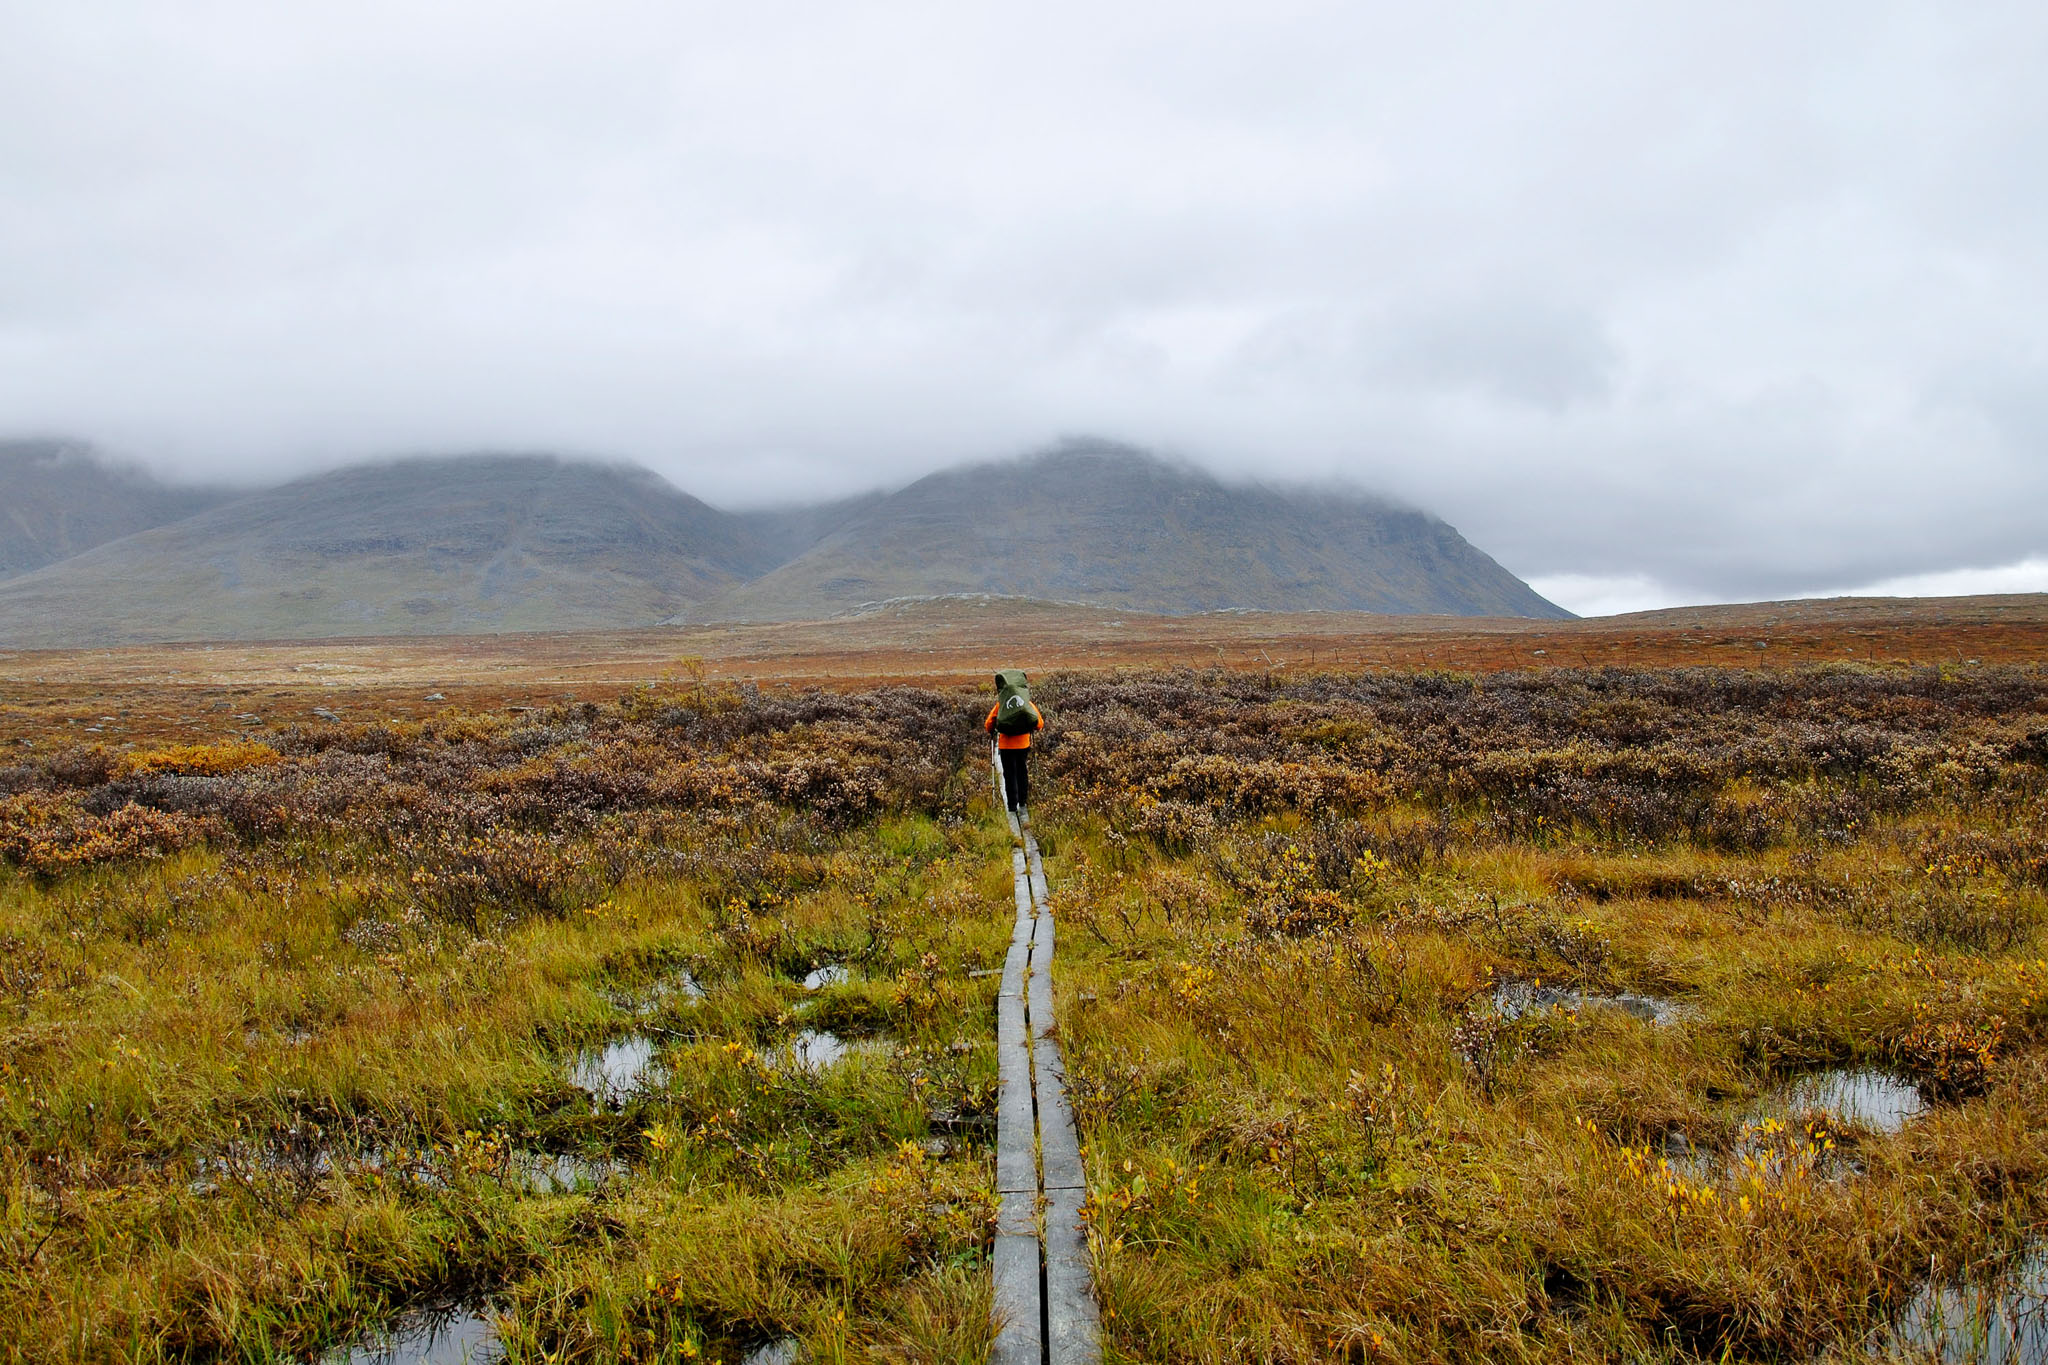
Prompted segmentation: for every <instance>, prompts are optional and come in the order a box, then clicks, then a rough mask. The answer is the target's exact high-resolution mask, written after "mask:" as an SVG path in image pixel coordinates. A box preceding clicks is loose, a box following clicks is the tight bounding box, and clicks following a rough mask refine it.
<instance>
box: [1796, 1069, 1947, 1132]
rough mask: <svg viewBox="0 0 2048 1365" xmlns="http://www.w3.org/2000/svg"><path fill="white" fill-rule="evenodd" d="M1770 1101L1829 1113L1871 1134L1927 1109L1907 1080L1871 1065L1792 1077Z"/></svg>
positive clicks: (1903, 1123)
mask: <svg viewBox="0 0 2048 1365" xmlns="http://www.w3.org/2000/svg"><path fill="white" fill-rule="evenodd" d="M1772 1103H1773V1105H1775V1106H1780V1107H1783V1108H1784V1109H1787V1110H1789V1111H1791V1112H1792V1113H1795V1114H1799V1113H1815V1112H1818V1113H1826V1114H1832V1115H1833V1116H1834V1117H1835V1118H1837V1119H1839V1120H1840V1121H1841V1122H1842V1123H1843V1124H1844V1125H1845V1126H1846V1125H1849V1124H1854V1125H1855V1126H1857V1127H1859V1128H1867V1129H1869V1130H1870V1131H1871V1132H1873V1133H1896V1132H1898V1131H1899V1130H1900V1129H1901V1128H1904V1127H1905V1126H1906V1124H1907V1123H1909V1122H1910V1121H1912V1120H1913V1119H1916V1118H1918V1117H1919V1116H1920V1115H1921V1114H1923V1113H1925V1112H1926V1110H1927V1101H1925V1100H1923V1099H1921V1098H1920V1092H1919V1090H1918V1089H1916V1088H1915V1087H1914V1085H1913V1083H1912V1082H1911V1081H1908V1080H1904V1079H1901V1078H1900V1077H1898V1076H1894V1075H1893V1074H1892V1073H1890V1072H1889V1071H1880V1070H1878V1069H1877V1068H1875V1067H1833V1068H1830V1069H1829V1070H1826V1071H1813V1072H1809V1073H1807V1074H1806V1075H1804V1076H1796V1077H1794V1078H1793V1079H1792V1080H1790V1081H1788V1082H1787V1083H1786V1084H1785V1085H1784V1086H1783V1087H1781V1088H1780V1089H1779V1090H1778V1091H1777V1093H1776V1094H1775V1095H1774V1096H1773V1097H1772Z"/></svg>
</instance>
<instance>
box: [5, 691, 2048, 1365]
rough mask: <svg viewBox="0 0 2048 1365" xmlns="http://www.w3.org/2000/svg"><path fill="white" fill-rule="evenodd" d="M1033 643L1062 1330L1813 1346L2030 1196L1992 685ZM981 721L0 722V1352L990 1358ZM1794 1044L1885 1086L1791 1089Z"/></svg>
mask: <svg viewBox="0 0 2048 1365" xmlns="http://www.w3.org/2000/svg"><path fill="white" fill-rule="evenodd" d="M1042 694H1043V697H1044V701H1045V703H1046V705H1047V707H1048V709H1049V711H1050V712H1051V714H1052V715H1054V717H1055V718H1056V719H1055V725H1054V727H1053V728H1052V729H1051V730H1050V731H1049V732H1048V734H1047V735H1046V737H1045V740H1044V744H1043V747H1042V749H1041V750H1040V752H1039V756H1038V758H1037V759H1036V762H1037V763H1038V765H1039V771H1038V772H1037V773H1036V774H1035V778H1036V779H1037V780H1036V782H1035V785H1036V786H1038V787H1040V788H1041V789H1042V791H1043V793H1044V794H1043V796H1042V798H1041V801H1040V803H1039V806H1038V808H1037V810H1036V811H1035V813H1034V816H1035V818H1034V824H1035V825H1036V827H1037V829H1038V832H1039V838H1040V843H1041V845H1042V847H1043V849H1044V852H1045V854H1046V856H1047V858H1048V861H1049V864H1050V872H1051V881H1052V887H1053V894H1054V902H1055V908H1056V910H1057V913H1058V914H1059V915H1060V916H1061V917H1062V920H1063V929H1062V935H1061V940H1060V942H1061V949H1060V954H1061V957H1060V978H1061V1005H1060V1009H1061V1014H1060V1021H1059V1036H1060V1038H1061V1041H1062V1044H1063V1046H1064V1048H1065V1050H1066V1058H1067V1065H1068V1070H1069V1073H1070V1078H1071V1089H1072V1097H1073V1100H1074V1104H1075V1108H1076V1111H1077V1113H1078V1115H1079V1117H1080V1122H1081V1126H1082V1131H1083V1136H1084V1141H1085V1142H1086V1144H1087V1160H1088V1171H1089V1177H1090V1182H1091V1191H1090V1201H1089V1206H1088V1217H1089V1223H1090V1236H1091V1244H1092V1246H1093V1248H1094V1252H1095V1256H1096V1265H1097V1272H1098V1283H1099V1287H1100V1290H1101V1295H1102V1300H1103V1305H1104V1309H1105V1314H1106V1318H1105V1323H1106V1329H1107V1347H1108V1351H1109V1354H1110V1358H1111V1359H1113V1360H1146V1361H1153V1360H1157V1361H1175V1362H1182V1361H1186V1362H1196V1361H1201V1362H1210V1361H1214V1362H1237V1361H1273V1362H1280V1361H1287V1362H1297V1361H1316V1360H1377V1359H1387V1360H1402V1359H1405V1360H1465V1359H1511V1360H1563V1359H1580V1358H1601V1359H1609V1358H1612V1359H1644V1358H1648V1359H1672V1360H1691V1359H1710V1358H1711V1359H1715V1360H1721V1359H1775V1360H1790V1359H1812V1358H1815V1357H1816V1356H1821V1355H1828V1354H1837V1355H1848V1356H1853V1355H1856V1354H1858V1353H1859V1352H1867V1351H1869V1350H1872V1349H1878V1348H1877V1347H1875V1346H1873V1343H1883V1342H1885V1341H1887V1340H1894V1338H1887V1337H1885V1336H1884V1334H1883V1329H1884V1326H1885V1324H1886V1323H1887V1321H1889V1320H1890V1319H1891V1318H1892V1317H1894V1316H1895V1315H1898V1314H1900V1313H1902V1312H1904V1311H1905V1309H1906V1306H1907V1305H1908V1304H1910V1303H1911V1302H1912V1301H1913V1300H1914V1297H1915V1295H1916V1294H1919V1293H1922V1291H1923V1290H1924V1288H1925V1286H1927V1285H1929V1284H1945V1283H1948V1282H1949V1281H1950V1280H1952V1279H1953V1278H1955V1277H1956V1276H1958V1275H1960V1274H1962V1273H1963V1272H1964V1271H1965V1270H1966V1269H1967V1268H1968V1267H1972V1266H1978V1265H1983V1264H1989V1263H1996V1262H1998V1261H2000V1260H2001V1259H2011V1258H2013V1257H2014V1256H2016V1255H2020V1254H2023V1248H2025V1247H2026V1246H2027V1245H2029V1244H2030V1239H2036V1238H2038V1237H2039V1236H2040V1234H2041V1233H2042V1231H2043V1229H2044V1227H2048V1194H2044V1193H2043V1191H2044V1190H2048V1120H2044V1118H2043V1115H2044V1114H2048V1049H2044V1047H2043V1035H2044V1028H2048V945H2044V944H2043V942H2042V937H2043V930H2042V925H2043V918H2044V912H2048V770H2044V769H2043V767H2042V760H2041V756H2040V754H2039V752H2038V745H2037V744H2036V743H2035V741H2034V739H2033V738H2032V737H2033V736H2037V735H2039V734H2040V733H2041V732H2042V731H2043V713H2044V711H2048V677H2044V676H2043V675H2042V674H2040V673H2039V672H2038V671H2029V670H2021V669H2002V668H1985V669H1975V670H1920V669H1898V670H1857V669H1847V668H1840V667H1830V668H1823V669H1816V670H1811V671H1806V672H1784V673H1767V672H1733V671H1711V670H1675V669H1674V670H1661V671H1659V670H1645V671H1637V672H1622V671H1609V672H1599V673H1595V672H1577V671H1571V670H1557V671H1553V672H1549V673H1545V674H1542V675H1519V674H1504V675H1497V676H1491V677H1481V678H1473V677H1463V676H1455V675H1445V674H1426V673H1425V674H1387V673H1382V674H1366V675H1328V676H1310V677H1304V678H1297V679H1294V680H1292V681H1282V680H1278V679H1276V678H1274V677H1272V676H1264V677H1261V676H1256V675H1242V674H1235V675H1234V674H1223V673H1216V674H1209V675H1196V674H1190V673H1165V672H1155V673H1148V674H1134V675H1130V676H1126V677H1116V678H1101V677H1098V678H1065V679H1061V678H1047V679H1045V680H1044V681H1043V683H1042ZM979 716H980V711H979V710H978V709H977V708H976V706H975V705H974V703H973V701H972V699H970V698H967V697H965V696H954V695H947V694H938V693H930V692H918V691H913V690H909V689H885V690H881V691H877V692H872V693H868V694H864V695H861V696H857V697H842V696H832V695H826V694H807V695H805V696H801V697H789V696H783V697H763V696H760V695H757V694H753V693H750V692H747V691H744V690H741V689H736V688H732V687H729V686H722V685H714V684H707V683H706V682H705V681H704V680H703V679H702V678H701V677H691V678H688V679H685V680H684V681H682V682H675V683H671V684H670V685H668V686H664V687H657V688H655V689H652V690H647V689H641V690H636V691H635V692H633V693H632V694H629V695H628V696H627V697H626V698H624V699H622V701H621V703H620V704H618V705H616V706H598V705H593V704H577V705H571V706H561V707H556V708H553V709H550V710H544V711H523V712H518V713H508V714H489V713H477V714H454V713H448V714H443V715H441V716H439V717H437V718H435V719H433V720H431V721H416V720H396V721H391V722H387V723H369V722H355V723H343V724H332V725H327V726H322V727H308V728H305V729H288V730H283V731H275V732H268V733H267V734H264V735H259V736H254V737H247V736H245V737H243V738H242V739H239V740H237V741H234V742H233V743H232V744H224V745H189V744H188V745H177V746H172V747H168V748H162V749H151V748H148V747H146V746H130V747H128V748H125V749H120V750H106V749H100V750H94V749H76V748H58V747H50V746H45V747H46V748H47V749H48V751H47V752H46V753H44V754H43V756H41V757H37V758H35V759H33V761H31V762H30V763H27V764H23V765H19V766H16V767H14V768H9V769H5V770H0V857H4V858H5V860H6V865H7V869H8V871H7V873H6V875H5V876H4V878H0V1188H4V1190H5V1196H4V1206H0V1329H4V1336H0V1339H4V1340H5V1341H6V1342H7V1343H8V1347H9V1349H10V1350H12V1351H13V1352H14V1353H16V1354H18V1355H20V1356H22V1357H23V1358H27V1359H85V1360H94V1359H119V1360H136V1361H151V1360H213V1359H240V1360H251V1361H255V1360H270V1359H278V1358H312V1357H317V1356H318V1355H319V1354H320V1353H321V1352H322V1351H324V1350H326V1349H329V1348H331V1347H332V1346H334V1345H336V1344H338V1343H344V1342H347V1341H350V1340H353V1339H355V1338H356V1337H357V1336H358V1334H360V1333H361V1332H363V1331H364V1330H365V1329H367V1328H372V1327H374V1326H376V1325H377V1324H380V1323H384V1322H388V1321H390V1320H391V1318H392V1316H393V1314H395V1313H396V1312H398V1311H400V1310H402V1309H404V1308H405V1307H407V1306H411V1305H420V1304H426V1303H435V1302H447V1301H450V1300H469V1301H478V1300H481V1299H483V1298H488V1299H489V1301H490V1302H491V1304H492V1305H493V1306H494V1308H495V1309H496V1311H497V1312H498V1313H499V1314H500V1315H501V1320H502V1328H501V1331H502V1334H503V1338H504V1341H505V1345H506V1348H507V1350H508V1352H509V1354H510V1355H511V1357H512V1358H513V1359H514V1360H515V1361H539V1360H559V1361H571V1362H575V1361H598V1360H606V1361H610V1360H636V1361H646V1360H672V1361H682V1360H712V1359H724V1360H728V1361H730V1360H735V1359H737V1358H738V1357H739V1355H740V1354H741V1353H742V1352H743V1351H744V1350H746V1349H748V1348H750V1347H752V1346H755V1345H759V1344H761V1343H764V1342H767V1341H771V1340H779V1339H782V1338H784V1337H791V1336H793V1337H795V1338H797V1339H798V1340H800V1341H801V1342H802V1343H803V1349H804V1350H805V1351H806V1352H808V1353H809V1355H810V1356H811V1357H812V1358H815V1359H818V1360H821V1361H837V1360H869V1359H884V1360H901V1361H959V1360H966V1361H974V1360H980V1359H982V1358H983V1357H984V1356H985V1354H986V1350H987V1345H988V1312H989V1286H988V1275H987V1268H986V1261H985V1257H986V1250H987V1245H988V1239H989V1236H990V1231H991V1214H992V1208H993V1201H992V1195H991V1183H992V1173H991V1162H990V1156H989V1142H990V1140H991V1138H992V1134H993V1112H994V1082H995V1074H996V1068H995V1060H994V1050H993V1027H992V1022H993V1003H994V998H995V990H996V983H995V979H994V977H993V975H991V969H993V968H995V967H996V966H998V965H999V964H1000V962H1001V959H1002V954H1003V951H1004V948H1005V945H1006V943H1007V941H1008V937H1009V921H1010V917H1011V908H1010V907H1011V883H1010V862H1009V841H1008V837H1007V833H1006V832H1005V831H1004V829H1003V827H1002V825H1001V823H1000V821H999V820H998V819H997V818H996V816H995V813H994V812H993V811H992V810H991V809H990V808H989V802H988V797H987V792H988V775H987V772H986V768H985V766H984V765H985V761H986V760H985V758H984V757H983V753H982V750H981V748H980V743H979V732H978V730H977V729H976V728H975V723H976V722H977V721H978V719H979ZM39 752H40V751H39ZM827 966H831V967H834V968H836V969H838V970H835V971H833V972H831V973H829V974H828V975H825V976H818V977H812V980H811V986H810V987H809V988H807V986H806V984H805V982H806V978H807V976H811V974H812V973H815V972H817V971H818V970H819V969H820V968H824V967H827ZM1628 995H1640V996H1648V997H1657V998H1658V999H1659V1000H1663V1001H1669V1002H1671V1003H1672V1004H1673V1006H1674V1008H1673V1009H1671V1010H1668V1011H1665V1010H1648V1011H1644V1014H1645V1017H1637V1016H1636V1015H1635V1014H1631V1013H1629V1012H1627V1011H1626V1010H1623V1009H1619V1008H1609V1007H1606V1006H1604V1005H1601V1004H1600V1003H1598V1002H1599V1001H1601V1000H1603V999H1611V998H1618V997H1623V996H1628ZM1503 1002H1512V1003H1511V1006H1510V1005H1507V1004H1504V1003H1503ZM821 1034H830V1035H833V1036H835V1037H837V1038H839V1039H841V1040H844V1041H845V1042H847V1043H849V1044H852V1046H849V1047H848V1048H847V1050H846V1052H845V1054H844V1056H843V1058H842V1059H841V1060H839V1061H837V1062H835V1063H834V1064H832V1065H829V1066H820V1065H807V1064H805V1062H804V1059H803V1057H801V1056H800V1055H798V1053H797V1052H796V1051H795V1050H794V1049H795V1041H796V1040H798V1039H800V1038H804V1037H807V1036H815V1035H821ZM629 1042H630V1043H632V1044H633V1045H635V1046H644V1048H645V1053H646V1058H645V1059H646V1062H647V1066H646V1069H645V1070H644V1071H641V1072H639V1073H638V1079H637V1081H636V1083H633V1084H629V1085H626V1086H623V1087H620V1088H618V1089H616V1090H612V1091H609V1092H607V1093H603V1094H600V1095H598V1096H596V1097H595V1098H594V1097H593V1095H592V1094H591V1093H590V1092H589V1091H588V1090H586V1089H584V1088H579V1086H578V1085H576V1084H575V1083H574V1080H575V1077H574V1076H573V1075H572V1068H573V1066H574V1063H575V1059H576V1058H578V1057H579V1056H584V1055H591V1054H601V1053H602V1051H603V1050H604V1049H605V1048H606V1047H608V1046H615V1045H621V1044H625V1043H629ZM1842 1067H1847V1068H1864V1067H1867V1068H1882V1069H1884V1070H1886V1071H1887V1072H1889V1073H1892V1074H1896V1075H1898V1076H1900V1077H1903V1078H1904V1079H1906V1080H1910V1081H1911V1082H1913V1083H1914V1084H1915V1085H1916V1086H1917V1087H1918V1093H1919V1094H1920V1095H1921V1097H1922V1098H1923V1099H1924V1100H1925V1101H1926V1106H1927V1107H1926V1109H1925V1112H1924V1113H1922V1114H1921V1115H1920V1116H1919V1117H1917V1118H1914V1119H1913V1120H1912V1121H1910V1122H1908V1123H1905V1124H1904V1126H1903V1127H1901V1128H1900V1129H1899V1130H1898V1131H1896V1132H1888V1131H1880V1130H1879V1129H1878V1128H1873V1127H1872V1126H1870V1125H1868V1124H1862V1123H1858V1122H1856V1121H1854V1118H1853V1116H1844V1115H1836V1114H1829V1113H1824V1112H1812V1111H1811V1108H1810V1106H1808V1107H1807V1108H1804V1109H1802V1108H1799V1107H1798V1106H1795V1105H1794V1104H1793V1103H1792V1102H1791V1101H1790V1100H1788V1099H1787V1096H1790V1095H1796V1094H1801V1093H1821V1092H1820V1091H1819V1090H1817V1089H1815V1088H1814V1087H1811V1086H1809V1087H1808V1088H1807V1089H1806V1090H1804V1091H1802V1090H1801V1089H1800V1087H1799V1086H1798V1085H1797V1084H1795V1081H1796V1078H1799V1077H1802V1076H1812V1075H1816V1074H1819V1073H1821V1072H1822V1071H1824V1070H1825V1069H1827V1068H1842ZM554 1169H559V1170H561V1171H563V1172H566V1173H567V1174H568V1178H567V1179H564V1180H555V1179H553V1178H548V1179H540V1178H536V1176H535V1175H534V1172H535V1171H536V1170H554Z"/></svg>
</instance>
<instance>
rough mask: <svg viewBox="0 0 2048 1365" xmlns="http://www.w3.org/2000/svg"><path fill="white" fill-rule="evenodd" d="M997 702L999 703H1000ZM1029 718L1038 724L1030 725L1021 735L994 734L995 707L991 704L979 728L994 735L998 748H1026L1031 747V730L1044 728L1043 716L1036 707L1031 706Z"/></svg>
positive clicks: (1027, 703)
mask: <svg viewBox="0 0 2048 1365" xmlns="http://www.w3.org/2000/svg"><path fill="white" fill-rule="evenodd" d="M997 704H998V705H1000V704H1001V703H997ZM1024 704H1025V705H1026V706H1031V703H1030V702H1028V701H1027V702H1025V703H1024ZM1031 718H1032V719H1033V720H1035V721H1037V722H1038V724H1036V725H1034V726H1032V727H1031V729H1030V730H1026V731H1025V732H1024V733H1023V734H1021V735H1001V734H996V708H995V707H994V706H991V707H989V708H988V719H987V720H985V721H983V722H982V723H981V728H982V729H984V730H986V731H988V732H989V733H990V734H992V735H995V736H996V747H997V748H998V749H1028V748H1030V747H1031V734H1032V731H1034V730H1043V729H1044V728H1045V717H1044V716H1041V715H1039V714H1038V708H1037V707H1035V706H1031Z"/></svg>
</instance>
